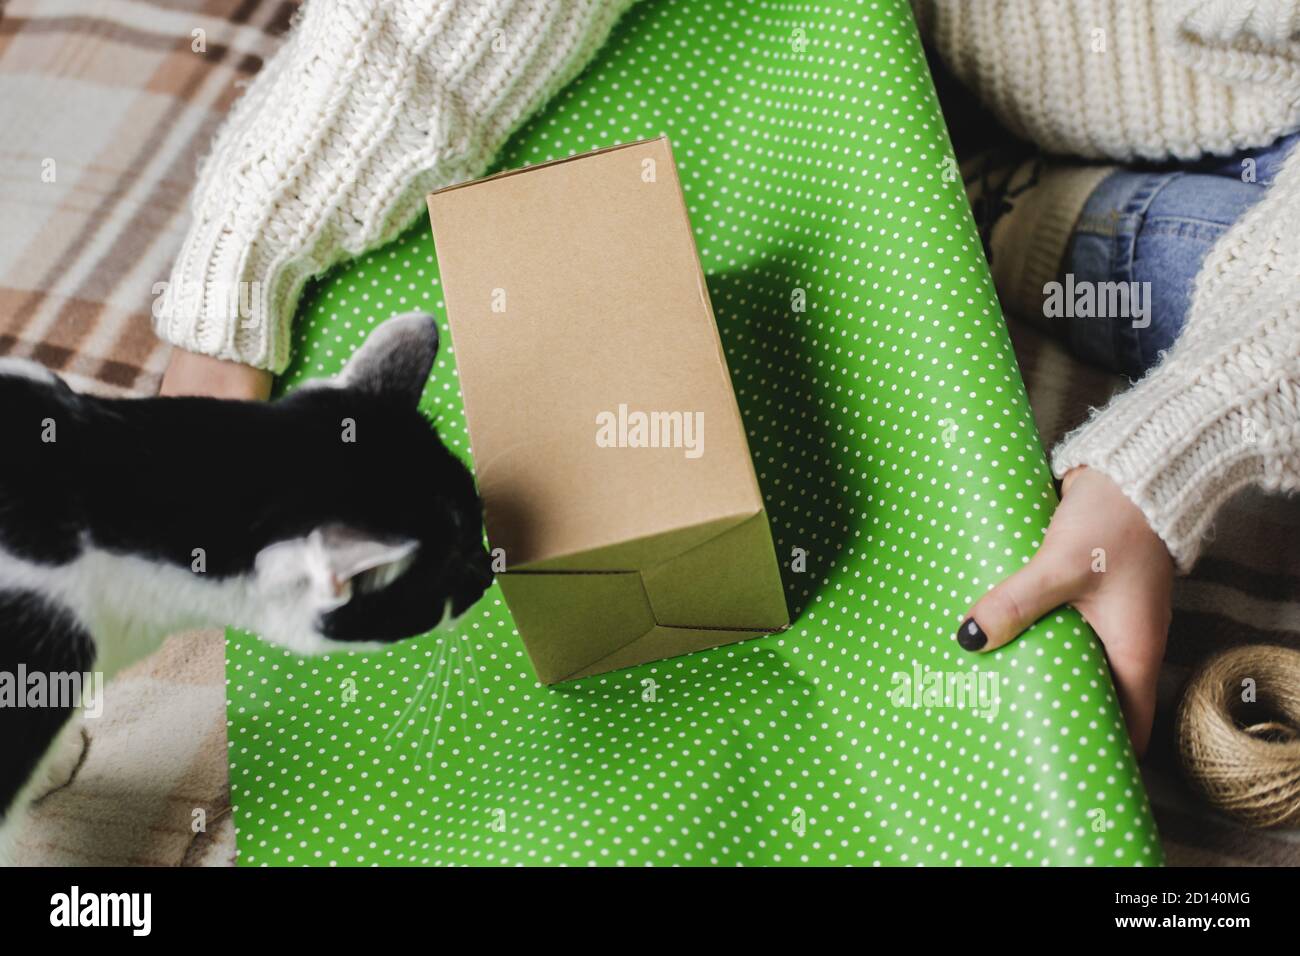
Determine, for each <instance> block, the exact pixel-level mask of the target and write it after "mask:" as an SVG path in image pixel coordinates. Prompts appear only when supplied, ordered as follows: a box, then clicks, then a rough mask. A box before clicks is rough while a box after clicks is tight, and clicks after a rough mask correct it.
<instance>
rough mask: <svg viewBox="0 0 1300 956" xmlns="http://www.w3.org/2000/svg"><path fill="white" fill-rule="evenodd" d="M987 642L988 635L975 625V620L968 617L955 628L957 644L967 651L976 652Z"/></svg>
mask: <svg viewBox="0 0 1300 956" xmlns="http://www.w3.org/2000/svg"><path fill="white" fill-rule="evenodd" d="M988 642H989V638H988V635H987V634H985V633H984V631H983V630H981V629H980V626H979V625H978V624H976V623H975V618H973V617H968V618H966V620H964V621H962V622H961V627H959V628H957V643H958V644H960V645H961V646H962V647H963V648H964V649H966V650H968V651H978V650H979V649H980V648H981V647H983V646H984V645H985V644H987V643H988Z"/></svg>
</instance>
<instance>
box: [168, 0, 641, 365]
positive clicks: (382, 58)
mask: <svg viewBox="0 0 1300 956" xmlns="http://www.w3.org/2000/svg"><path fill="white" fill-rule="evenodd" d="M629 3H630V0H608V2H601V3H593V2H591V0H545V2H540V3H524V2H520V0H478V2H475V3H467V2H460V0H441V2H430V0H385V2H383V3H376V2H374V0H329V2H325V0H309V2H307V3H306V4H305V5H304V6H303V8H302V14H301V17H300V19H299V21H298V23H297V24H296V26H295V27H294V28H293V31H292V32H291V34H290V36H289V38H288V40H287V41H286V43H285V45H284V46H283V47H282V48H281V49H280V50H279V52H277V54H276V55H275V56H274V57H273V58H272V59H271V60H270V61H269V62H268V63H267V64H266V66H265V67H264V68H263V70H262V71H261V73H259V74H258V76H257V78H256V79H255V80H254V82H253V84H252V85H251V86H250V88H249V90H248V92H247V93H246V94H245V95H244V97H243V98H242V99H241V100H240V101H239V102H237V103H236V104H235V107H234V109H233V110H232V112H231V115H230V117H229V118H228V119H227V121H226V123H225V125H224V126H223V127H222V130H221V132H220V133H219V135H218V136H217V138H216V140H215V141H214V143H213V148H212V152H211V154H210V155H209V157H208V158H207V159H206V160H205V161H204V163H203V165H202V168H201V169H200V174H199V181H198V184H197V186H196V188H195V192H194V199H193V221H192V224H191V226H190V228H189V231H188V233H187V235H186V237H185V240H184V242H183V243H182V246H181V250H180V253H179V255H178V256H177V259H176V264H175V266H174V267H173V270H172V274H171V281H170V282H169V283H168V285H167V288H166V289H165V290H164V291H163V294H162V295H161V296H160V298H159V300H158V303H157V306H156V308H155V310H154V327H155V329H156V331H157V333H158V335H159V336H160V337H161V338H163V339H164V340H166V341H168V342H170V343H172V344H173V345H176V346H178V347H180V348H183V349H186V350H188V351H191V352H197V353H199V354H203V355H210V356H213V357H216V358H220V359H225V360H228V361H232V362H239V363H242V364H245V365H251V366H254V367H255V368H261V369H267V370H270V371H272V372H274V373H277V374H278V373H281V372H283V371H284V369H285V367H286V366H287V365H288V363H289V359H290V352H291V348H290V325H291V322H292V320H293V315H294V310H295V308H296V305H297V302H298V298H299V296H300V295H301V293H302V290H303V287H304V286H305V285H306V283H307V282H308V280H310V279H311V278H312V277H314V276H317V275H320V274H322V273H324V272H325V271H326V270H328V269H329V268H330V267H331V266H333V265H335V264H337V263H338V262H341V261H343V260H345V259H347V258H349V257H352V256H357V255H360V254H362V253H364V252H366V251H368V250H370V249H374V248H377V247H378V246H381V245H383V244H384V243H386V242H388V241H390V240H392V239H394V238H396V236H398V235H399V234H400V233H401V232H402V230H404V229H405V228H406V227H407V226H409V225H410V224H411V223H412V222H413V221H414V220H415V219H416V218H417V216H418V215H420V213H421V212H422V211H423V210H424V209H425V205H424V197H425V194H426V193H428V192H429V191H431V190H433V189H436V188H439V187H441V186H446V185H449V184H451V183H454V182H459V181H461V180H465V179H470V178H473V177H475V176H479V175H482V174H483V172H484V171H485V170H486V168H487V166H488V164H489V163H490V162H491V160H492V158H493V156H495V155H496V153H497V151H498V150H499V149H500V148H501V147H502V146H503V145H504V143H505V141H506V139H507V138H508V137H509V135H510V134H511V133H512V132H513V131H514V130H515V129H516V128H518V126H519V125H520V124H521V123H522V122H523V120H524V119H525V118H527V116H529V115H530V114H531V113H533V112H535V111H536V110H537V109H538V108H539V107H540V106H541V105H542V104H543V103H544V102H545V101H546V100H547V99H548V98H549V97H550V96H552V95H553V94H554V93H555V92H556V91H557V90H558V89H559V88H560V87H562V86H563V85H564V84H566V83H568V82H569V81H570V80H572V79H573V77H574V76H575V75H576V74H577V73H578V71H579V70H580V69H581V68H582V67H583V66H585V65H586V63H587V62H588V61H589V60H590V59H591V58H592V56H593V55H594V54H595V51H596V50H597V49H598V48H599V47H600V46H601V44H602V43H603V42H604V40H605V37H606V36H607V35H608V34H609V31H610V28H611V27H612V26H613V24H614V21H615V20H616V19H617V18H618V16H619V15H620V14H621V13H622V12H623V10H624V9H625V8H626V7H627V6H628V5H629Z"/></svg>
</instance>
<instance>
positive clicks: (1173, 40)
mask: <svg viewBox="0 0 1300 956" xmlns="http://www.w3.org/2000/svg"><path fill="white" fill-rule="evenodd" d="M912 6H913V9H914V10H915V12H916V14H917V20H918V22H919V24H920V25H921V29H922V32H923V34H924V35H925V38H926V40H927V41H928V42H930V43H931V44H932V45H933V46H934V47H935V48H936V49H937V50H938V52H939V54H940V56H941V57H942V58H943V60H944V62H945V63H946V64H947V65H948V67H949V68H950V69H951V70H952V71H953V73H954V74H956V75H957V77H958V78H960V79H961V80H962V81H963V82H964V83H965V84H966V85H967V86H968V87H970V88H971V89H972V90H973V91H974V92H975V93H976V94H977V95H978V96H979V97H980V99H981V100H982V101H983V102H984V103H985V104H986V105H987V106H988V107H989V108H990V109H991V110H992V111H993V112H994V113H996V114H997V116H998V118H999V119H1000V120H1001V121H1002V122H1003V123H1004V124H1005V125H1006V126H1007V127H1008V128H1009V129H1011V130H1012V131H1013V132H1015V133H1017V134H1019V135H1020V136H1023V137H1024V138H1026V139H1029V140H1032V141H1033V142H1035V143H1037V144H1038V145H1039V146H1041V147H1042V148H1043V149H1044V150H1046V151H1048V152H1052V153H1062V154H1067V155H1071V156H1082V157H1086V158H1089V159H1105V158H1110V159H1118V160H1132V159H1138V158H1145V159H1153V160H1161V159H1169V158H1177V159H1195V158H1198V157H1200V156H1202V155H1205V154H1207V153H1210V154H1215V155H1226V154H1229V153H1232V152H1235V151H1237V150H1240V149H1245V148H1247V147H1252V146H1266V145H1268V144H1269V143H1272V142H1274V141H1275V140H1277V139H1278V138H1280V137H1281V136H1283V135H1285V134H1286V133H1288V132H1291V131H1293V130H1294V129H1295V128H1296V127H1297V125H1300V2H1297V0H912ZM1103 45H1104V48H1103Z"/></svg>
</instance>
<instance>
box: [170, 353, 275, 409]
mask: <svg viewBox="0 0 1300 956" xmlns="http://www.w3.org/2000/svg"><path fill="white" fill-rule="evenodd" d="M159 394H160V395H163V396H172V397H175V396H180V395H202V396H206V397H208V398H234V399H242V400H245V401H265V400H266V399H267V398H268V397H269V396H270V394H271V373H270V372H264V371H262V370H261V369H258V368H252V367H251V366H248V365H240V364H238V363H237V362H225V361H222V360H221V359H215V358H209V357H208V356H206V355H196V354H195V353H193V352H186V351H185V350H184V349H172V354H171V359H170V360H169V361H168V363H167V371H166V372H165V373H163V380H162V389H161V391H160V392H159Z"/></svg>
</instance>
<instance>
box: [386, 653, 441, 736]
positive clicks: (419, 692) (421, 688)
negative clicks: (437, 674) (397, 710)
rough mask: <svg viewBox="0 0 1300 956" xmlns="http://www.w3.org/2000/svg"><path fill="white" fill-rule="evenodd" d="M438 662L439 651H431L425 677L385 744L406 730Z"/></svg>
mask: <svg viewBox="0 0 1300 956" xmlns="http://www.w3.org/2000/svg"><path fill="white" fill-rule="evenodd" d="M440 649H441V642H439V650H440ZM437 662H438V651H431V652H430V653H429V666H428V667H427V668H425V671H424V677H422V678H421V679H420V683H419V684H417V685H416V687H415V693H413V694H412V695H411V699H410V700H409V701H407V702H406V707H405V708H404V709H403V710H402V713H401V716H399V717H398V719H397V721H396V722H395V723H394V724H393V726H392V727H390V728H389V729H388V733H387V734H385V735H384V743H388V741H389V740H391V739H392V737H393V735H394V734H396V733H398V732H399V731H401V730H403V729H404V728H405V724H406V722H407V720H408V719H409V715H410V714H411V712H412V711H413V710H414V709H415V706H416V705H417V704H418V703H419V702H420V697H421V695H422V694H423V693H424V687H425V685H426V684H427V683H428V682H429V680H430V678H432V677H433V671H434V668H435V667H436V666H437Z"/></svg>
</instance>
